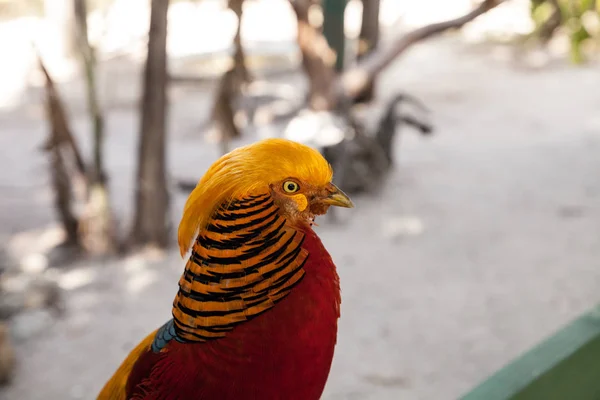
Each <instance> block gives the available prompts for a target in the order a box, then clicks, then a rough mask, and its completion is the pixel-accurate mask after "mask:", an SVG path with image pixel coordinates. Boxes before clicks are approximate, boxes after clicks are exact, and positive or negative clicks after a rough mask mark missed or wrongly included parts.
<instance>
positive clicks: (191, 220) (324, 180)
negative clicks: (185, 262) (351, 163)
mask: <svg viewBox="0 0 600 400" xmlns="http://www.w3.org/2000/svg"><path fill="white" fill-rule="evenodd" d="M332 177H333V171H332V169H331V166H330V165H329V164H328V163H327V161H326V160H325V159H324V158H323V156H322V155H321V154H320V153H319V152H318V151H316V150H315V149H313V148H310V147H308V146H305V145H303V144H300V143H297V142H293V141H290V140H285V139H266V140H262V141H259V142H256V143H253V144H251V145H248V146H244V147H240V148H237V149H235V150H233V151H232V152H230V153H228V154H226V155H224V156H223V157H221V158H220V159H219V160H217V161H216V162H215V163H214V164H213V165H212V166H211V167H210V168H209V169H208V171H207V172H206V174H205V175H204V176H203V177H202V179H201V180H200V181H199V182H198V185H197V186H196V188H195V189H194V190H193V191H192V193H191V194H190V196H189V198H188V200H187V202H186V204H185V208H184V211H183V217H182V219H181V222H180V224H179V232H178V239H179V248H180V250H181V254H182V256H183V255H184V254H185V253H186V252H187V250H188V249H189V247H190V246H191V244H192V242H193V240H194V239H195V237H196V235H197V233H198V231H199V230H201V229H203V228H204V227H205V226H206V224H207V223H208V221H209V219H210V218H211V216H212V215H213V214H214V212H215V211H216V210H217V209H218V207H219V206H220V205H222V204H224V203H225V204H226V203H227V202H231V201H234V200H236V199H241V198H244V197H246V196H252V195H258V194H264V193H270V194H271V196H272V197H273V201H274V202H275V204H277V206H278V207H279V209H280V212H281V213H282V215H283V216H284V217H286V219H287V220H288V221H289V223H290V224H294V225H298V226H301V225H311V224H312V222H313V220H314V218H315V216H317V215H322V214H325V213H326V212H327V210H328V208H329V207H330V206H338V207H353V204H352V201H350V199H349V198H348V196H346V194H344V192H342V191H341V190H340V189H339V188H337V187H336V186H335V185H334V184H333V183H331V179H332Z"/></svg>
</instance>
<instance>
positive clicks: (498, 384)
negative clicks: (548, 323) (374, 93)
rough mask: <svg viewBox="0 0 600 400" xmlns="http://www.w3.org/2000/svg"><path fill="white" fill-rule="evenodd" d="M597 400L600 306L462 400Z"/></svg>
mask: <svg viewBox="0 0 600 400" xmlns="http://www.w3.org/2000/svg"><path fill="white" fill-rule="evenodd" d="M506 399H511V400H599V399H600V306H597V307H595V308H594V309H592V310H591V311H589V312H588V313H586V314H584V315H583V316H581V317H580V318H578V319H577V320H575V321H574V322H572V323H571V324H569V325H568V326H566V327H565V328H564V329H562V330H560V331H559V332H558V333H556V334H555V335H553V336H552V337H550V338H548V339H547V340H545V341H544V342H542V343H541V344H540V345H538V346H536V347H534V348H533V349H532V350H530V351H528V352H527V353H525V354H524V355H523V356H521V357H520V358H518V359H517V360H515V361H513V362H512V363H511V364H509V365H507V366H506V367H504V368H502V369H501V370H500V371H498V372H497V373H496V374H494V375H493V376H491V377H490V378H488V379H487V380H486V381H484V382H483V383H481V384H480V385H479V386H477V387H476V388H475V389H474V390H472V391H471V392H469V393H468V394H466V395H465V396H464V397H463V398H462V400H506Z"/></svg>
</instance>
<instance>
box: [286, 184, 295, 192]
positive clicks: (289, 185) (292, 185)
mask: <svg viewBox="0 0 600 400" xmlns="http://www.w3.org/2000/svg"><path fill="white" fill-rule="evenodd" d="M287 188H288V190H289V191H290V192H291V191H293V190H294V189H296V184H295V183H288V185H287Z"/></svg>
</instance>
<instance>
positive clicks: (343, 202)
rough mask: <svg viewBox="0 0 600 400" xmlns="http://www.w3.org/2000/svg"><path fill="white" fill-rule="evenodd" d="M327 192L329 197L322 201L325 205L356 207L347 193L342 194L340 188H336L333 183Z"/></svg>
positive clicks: (329, 185)
mask: <svg viewBox="0 0 600 400" xmlns="http://www.w3.org/2000/svg"><path fill="white" fill-rule="evenodd" d="M327 192H328V194H327V196H326V197H325V198H324V199H323V200H321V202H322V203H323V204H327V205H330V206H335V207H345V208H353V207H354V204H353V203H352V200H350V198H349V197H348V196H347V195H346V193H344V192H342V190H341V189H340V188H339V187H337V186H335V185H334V184H333V183H329V184H328V185H327Z"/></svg>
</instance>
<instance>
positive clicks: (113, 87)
mask: <svg viewBox="0 0 600 400" xmlns="http://www.w3.org/2000/svg"><path fill="white" fill-rule="evenodd" d="M599 11H600V3H599V2H597V1H594V0H508V1H501V0H485V1H476V0H419V1H416V0H412V1H411V0H362V1H361V0H348V1H346V0H290V1H288V0H229V2H228V1H227V0H195V1H194V0H191V1H185V0H171V1H170V2H169V1H168V0H151V1H149V0H88V1H86V0H0V54H2V55H3V56H2V62H1V63H0V129H1V134H0V153H1V154H2V156H1V157H0V205H1V207H0V218H1V223H0V237H1V239H2V241H1V243H2V248H1V249H0V273H1V275H0V380H1V381H2V382H3V386H2V387H1V388H0V398H5V399H10V400H36V399H94V398H95V396H96V394H97V393H98V391H99V390H100V388H101V387H102V386H103V384H104V383H105V381H106V380H107V379H108V378H109V377H110V375H111V374H112V373H113V372H114V370H115V368H116V367H117V366H118V365H119V364H120V362H121V361H122V359H123V358H124V357H125V356H126V354H127V353H128V352H129V351H130V350H131V349H132V348H133V347H134V346H135V345H136V344H137V343H138V342H139V340H140V339H142V338H143V337H144V336H145V335H146V334H147V333H148V332H150V331H151V330H153V329H155V328H156V327H158V326H159V325H161V324H162V323H164V322H165V321H166V320H167V319H168V318H169V317H170V311H171V303H172V300H173V298H174V296H175V294H176V291H177V283H178V279H179V276H180V274H181V272H182V271H183V267H184V261H183V260H182V259H181V258H180V256H179V252H178V249H177V248H176V229H177V224H178V223H179V218H180V216H181V212H182V207H183V204H184V202H185V199H186V197H187V195H188V193H189V192H190V191H191V189H192V188H193V187H194V185H195V184H196V182H197V180H198V179H199V178H200V177H201V176H202V175H203V173H204V172H205V171H206V169H207V168H208V166H209V165H210V164H211V163H212V162H214V161H215V160H216V159H217V158H218V157H219V156H220V155H221V154H223V152H226V151H229V150H230V149H233V148H235V147H238V146H240V145H243V144H247V143H251V142H254V141H256V140H259V139H262V138H265V137H273V136H277V137H287V138H290V139H292V140H297V141H300V142H303V143H306V144H309V145H311V146H314V147H316V148H318V149H319V150H321V151H322V152H323V154H324V155H325V156H326V158H327V159H328V160H329V161H330V162H331V163H332V164H333V166H334V168H335V178H334V179H335V181H336V182H337V183H338V184H339V185H340V186H341V187H342V189H344V190H345V191H347V192H348V193H349V194H350V195H351V197H352V198H353V200H354V202H355V204H356V207H355V208H354V209H352V210H340V211H336V212H335V213H334V214H332V215H328V216H325V217H321V218H320V220H318V221H317V222H318V223H319V227H318V228H316V229H317V232H318V234H319V235H320V236H321V238H322V239H323V241H324V243H325V246H326V247H327V248H328V250H329V251H330V253H331V254H332V256H333V258H334V260H335V262H336V264H337V266H338V270H339V274H340V277H341V283H342V298H343V301H342V318H341V323H340V329H339V339H338V344H337V348H336V354H335V359H334V363H333V367H332V371H331V375H330V379H329V381H328V384H327V387H326V390H325V393H324V395H323V399H330V400H333V399H410V400H413V399H427V400H429V399H440V400H445V399H452V398H458V397H460V396H461V395H462V394H464V393H465V392H467V391H468V390H469V389H470V388H472V387H474V386H475V385H476V384H477V383H479V382H480V381H482V380H483V379H485V378H486V377H487V376H489V375H490V374H491V373H493V372H494V371H496V370H498V369H499V368H501V367H502V366H503V365H505V364H506V363H508V362H509V361H510V360H512V359H513V358H515V357H517V356H518V355H520V354H522V353H523V352H524V351H526V350H528V349H529V348H531V347H532V346H534V345H535V344H536V343H538V342H539V341H541V340H542V339H544V338H545V337H547V336H548V335H550V334H552V333H553V332H555V331H556V330H558V329H560V328H561V327H562V326H564V325H565V324H566V323H568V322H569V321H571V320H572V319H573V318H576V317H577V316H578V315H580V314H581V313H582V312H584V311H586V310H587V309H589V308H591V307H592V306H594V305H595V304H597V303H599V302H600V69H599V64H598V55H599V47H598V44H599V41H598V39H599V38H600V24H599V21H600V19H599Z"/></svg>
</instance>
